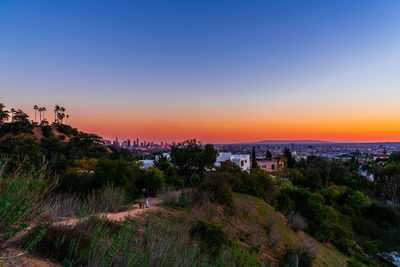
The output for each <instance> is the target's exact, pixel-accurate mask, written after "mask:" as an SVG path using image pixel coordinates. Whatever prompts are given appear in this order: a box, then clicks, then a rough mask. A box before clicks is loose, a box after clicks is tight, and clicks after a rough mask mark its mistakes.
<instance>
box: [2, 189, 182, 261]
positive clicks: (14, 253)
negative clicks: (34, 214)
mask: <svg viewBox="0 0 400 267" xmlns="http://www.w3.org/2000/svg"><path fill="white" fill-rule="evenodd" d="M179 193H180V191H174V192H169V193H167V194H173V195H176V196H178V195H179ZM160 203H161V199H160V198H159V197H150V198H149V208H144V209H140V208H139V204H138V203H137V202H136V203H135V204H133V205H132V209H129V210H127V211H123V212H117V213H98V214H95V215H97V216H105V217H106V219H107V220H110V221H123V220H124V219H125V217H131V218H132V217H135V216H138V215H140V214H142V213H144V212H146V211H151V210H160V209H162V208H161V207H159V206H158V205H159V204H160ZM89 217H90V216H88V217H85V218H65V217H63V218H58V219H56V222H55V223H54V224H53V225H58V226H69V227H74V226H75V225H76V224H77V223H78V222H81V221H83V220H86V219H88V218H89ZM32 227H33V226H30V227H28V228H27V229H26V231H24V234H26V233H27V232H28V231H29V229H31V228H32ZM20 237H21V236H20ZM0 266H30V267H55V266H57V267H58V266H63V265H61V264H59V263H57V262H53V261H51V260H49V259H46V258H42V257H39V256H37V255H33V254H31V253H25V252H23V251H22V250H21V249H20V248H17V247H15V246H10V247H8V248H6V249H5V250H4V251H2V253H1V256H0Z"/></svg>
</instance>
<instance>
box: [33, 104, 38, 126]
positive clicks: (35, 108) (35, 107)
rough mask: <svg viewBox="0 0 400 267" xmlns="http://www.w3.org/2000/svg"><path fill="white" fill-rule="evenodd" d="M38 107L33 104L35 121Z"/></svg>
mask: <svg viewBox="0 0 400 267" xmlns="http://www.w3.org/2000/svg"><path fill="white" fill-rule="evenodd" d="M38 109H39V107H38V106H37V105H34V106H33V110H34V111H35V122H36V111H37V110H38Z"/></svg>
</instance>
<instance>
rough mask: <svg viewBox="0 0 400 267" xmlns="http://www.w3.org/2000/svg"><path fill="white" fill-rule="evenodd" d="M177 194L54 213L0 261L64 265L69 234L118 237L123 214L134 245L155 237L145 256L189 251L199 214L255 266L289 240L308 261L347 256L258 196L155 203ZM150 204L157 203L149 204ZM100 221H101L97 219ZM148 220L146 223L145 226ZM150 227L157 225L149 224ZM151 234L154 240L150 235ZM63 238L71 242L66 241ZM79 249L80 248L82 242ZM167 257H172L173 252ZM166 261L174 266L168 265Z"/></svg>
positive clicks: (325, 262) (272, 258)
mask: <svg viewBox="0 0 400 267" xmlns="http://www.w3.org/2000/svg"><path fill="white" fill-rule="evenodd" d="M177 193H178V192H169V193H166V194H162V195H160V196H159V197H158V198H152V199H151V201H150V202H151V206H152V207H151V208H150V209H148V210H147V209H146V210H143V209H138V208H137V207H136V205H135V206H134V207H131V210H129V211H126V212H117V213H109V214H108V215H106V216H104V214H99V215H97V218H98V219H94V218H95V217H93V216H91V217H84V218H80V219H76V218H74V217H71V218H68V217H63V218H58V219H56V223H54V224H53V226H52V228H51V229H50V230H49V231H48V233H47V234H46V235H45V236H44V238H43V240H42V241H40V242H39V244H38V245H37V248H36V249H35V250H34V251H33V252H31V253H29V254H25V255H24V253H21V252H19V251H21V250H19V249H18V248H17V247H14V248H13V247H11V249H9V250H8V253H9V254H8V255H10V253H11V254H17V253H18V254H19V255H21V256H18V257H16V258H13V257H11V258H10V257H1V258H0V260H1V261H3V260H4V259H9V260H8V262H9V263H11V264H13V263H14V264H17V263H18V264H22V265H24V266H61V264H60V263H64V264H65V262H66V260H65V259H69V260H71V259H73V257H72V258H71V256H69V255H68V253H70V249H69V247H70V245H71V244H72V243H73V242H74V239H73V238H74V237H75V238H78V240H79V239H82V240H85V239H86V241H85V242H87V244H88V245H89V244H93V242H95V237H94V236H92V235H93V233H92V232H91V231H90V230H88V229H90V227H88V224H94V225H96V224H97V225H103V226H104V225H106V229H108V230H110V229H112V230H111V232H110V233H109V234H112V233H114V235H115V236H119V235H120V234H121V229H122V228H123V227H124V226H125V225H126V223H127V221H125V216H127V217H126V218H130V221H128V222H129V223H130V224H131V225H133V226H134V229H136V230H135V231H134V232H133V233H130V234H129V235H128V236H129V239H131V240H134V244H136V245H139V244H141V243H142V242H143V240H147V241H146V243H147V242H149V243H152V242H156V243H154V244H153V245H152V246H157V248H155V247H152V249H153V250H154V251H153V252H152V254H151V255H149V257H150V259H151V258H152V257H154V254H153V253H154V252H155V251H157V249H160V250H165V251H162V252H161V251H160V252H158V253H168V251H174V253H180V252H179V251H176V250H178V249H179V247H182V246H183V244H186V245H185V246H188V249H189V250H190V247H191V246H193V241H194V240H191V238H189V232H190V229H191V227H192V225H193V224H194V223H195V222H196V220H198V219H205V220H207V221H211V220H215V221H217V222H219V223H221V225H222V226H223V229H224V230H225V231H226V232H227V233H228V235H229V238H230V240H233V243H235V242H237V243H238V245H236V246H237V247H239V248H241V250H243V251H245V253H248V254H249V255H251V256H252V257H254V259H256V260H257V261H258V264H257V265H261V266H277V265H278V262H279V259H281V258H282V253H283V251H284V250H285V248H287V247H289V246H290V245H299V246H303V247H307V249H309V250H310V251H312V253H313V255H314V256H315V261H314V266H345V265H346V263H347V260H348V258H347V257H346V256H345V255H343V254H342V253H340V252H338V251H337V250H336V249H335V248H334V247H333V246H331V245H329V244H322V243H320V242H318V241H316V240H315V239H313V238H312V237H310V236H309V235H308V234H306V233H304V232H301V231H300V232H297V233H296V232H295V231H293V230H292V229H291V227H290V225H289V224H288V221H287V219H286V218H285V217H284V216H283V215H282V214H281V213H279V212H276V211H274V209H273V208H272V207H271V206H270V205H268V204H267V203H265V202H264V201H262V200H261V199H258V198H256V197H253V196H250V195H246V194H237V193H234V195H233V198H234V207H235V210H236V211H235V214H234V215H226V210H225V209H226V207H224V206H221V205H215V204H212V203H210V202H204V203H202V204H200V205H199V203H194V202H191V204H189V203H187V205H184V206H185V207H182V206H181V207H172V206H170V205H165V204H166V202H163V203H162V202H161V201H162V200H165V199H168V195H169V196H174V197H176V196H178V195H179V193H178V194H177ZM183 194H186V193H183ZM156 204H157V205H158V207H155V205H156ZM101 221H104V222H103V223H101ZM149 225H152V226H150V227H149ZM154 226H156V227H157V229H154V228H153V227H154ZM92 227H94V226H92ZM94 228H96V227H94ZM160 229H162V232H164V231H165V232H168V233H172V235H173V236H174V237H172V236H164V235H163V234H160V233H159V232H158V231H159V230H160ZM125 231H126V230H125ZM125 234H126V233H125ZM25 236H26V233H25ZM62 238H67V240H68V238H72V239H71V241H66V244H65V249H64V250H61V251H60V248H57V246H55V245H54V244H56V243H57V240H60V239H62ZM153 238H156V240H153ZM75 241H76V240H75ZM68 242H72V243H71V244H69V243H68ZM195 242H196V241H195ZM91 246H92V245H91ZM116 246H118V243H116ZM166 246H167V247H166ZM194 246H195V247H196V246H198V245H194ZM82 249H86V248H84V247H82ZM194 251H195V250H194ZM192 253H193V252H192ZM197 253H198V252H197ZM156 255H157V253H156ZM191 255H192V254H190V253H189V254H188V255H187V257H186V258H185V259H183V261H185V260H194V259H190V256H191ZM170 256H171V257H173V255H170ZM192 256H193V255H192ZM236 257H237V256H236ZM242 257H243V256H242ZM10 259H11V260H10ZM61 259H64V260H63V262H60V260H61ZM165 260H166V259H163V260H162V261H165ZM237 260H238V259H237V258H236V259H235V261H234V263H235V264H237V266H241V265H240V264H239V261H237ZM57 262H60V263H57ZM71 263H72V262H71ZM192 263H194V262H192ZM171 266H179V265H174V264H172V265H171Z"/></svg>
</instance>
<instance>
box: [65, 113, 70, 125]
mask: <svg viewBox="0 0 400 267" xmlns="http://www.w3.org/2000/svg"><path fill="white" fill-rule="evenodd" d="M65 118H67V124H68V119H69V114H68V115H67V116H65Z"/></svg>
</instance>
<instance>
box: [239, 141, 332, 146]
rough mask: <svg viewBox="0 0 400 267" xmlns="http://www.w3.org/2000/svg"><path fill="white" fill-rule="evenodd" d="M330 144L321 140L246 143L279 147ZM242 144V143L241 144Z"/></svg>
mask: <svg viewBox="0 0 400 267" xmlns="http://www.w3.org/2000/svg"><path fill="white" fill-rule="evenodd" d="M329 143H332V142H329V141H321V140H263V141H257V142H247V143H246V144H255V145H269V144H272V145H274V144H279V145H286V144H287V145H289V144H300V145H301V144H303V145H307V144H329ZM243 144H244V143H243Z"/></svg>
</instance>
